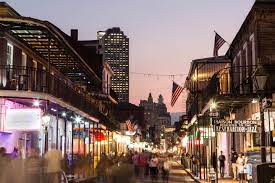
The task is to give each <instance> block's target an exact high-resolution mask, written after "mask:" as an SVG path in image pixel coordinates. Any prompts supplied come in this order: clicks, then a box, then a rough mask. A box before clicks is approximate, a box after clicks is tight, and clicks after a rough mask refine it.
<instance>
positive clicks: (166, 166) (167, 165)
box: [162, 157, 171, 183]
mask: <svg viewBox="0 0 275 183" xmlns="http://www.w3.org/2000/svg"><path fill="white" fill-rule="evenodd" d="M170 169H171V160H170V158H169V157H167V158H165V160H164V162H163V166H162V180H163V182H165V181H166V182H167V183H168V182H169V173H170Z"/></svg>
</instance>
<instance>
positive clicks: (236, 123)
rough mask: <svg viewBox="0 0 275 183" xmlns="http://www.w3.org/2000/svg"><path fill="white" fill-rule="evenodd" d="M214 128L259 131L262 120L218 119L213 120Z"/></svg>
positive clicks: (231, 130)
mask: <svg viewBox="0 0 275 183" xmlns="http://www.w3.org/2000/svg"><path fill="white" fill-rule="evenodd" d="M213 128H214V131H216V132H240V133H259V132H260V128H261V121H260V120H225V119H216V120H214V121H213Z"/></svg>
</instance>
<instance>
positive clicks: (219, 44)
mask: <svg viewBox="0 0 275 183" xmlns="http://www.w3.org/2000/svg"><path fill="white" fill-rule="evenodd" d="M225 42H226V41H225V40H224V39H223V38H222V37H221V36H220V35H219V34H218V33H216V32H215V42H214V51H213V56H214V57H217V56H218V51H219V49H220V48H221V47H222V45H223V44H224V43H225Z"/></svg>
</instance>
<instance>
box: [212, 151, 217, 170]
mask: <svg viewBox="0 0 275 183" xmlns="http://www.w3.org/2000/svg"><path fill="white" fill-rule="evenodd" d="M211 163H212V166H213V168H214V170H215V171H216V168H217V156H216V153H215V152H213V153H212V159H211Z"/></svg>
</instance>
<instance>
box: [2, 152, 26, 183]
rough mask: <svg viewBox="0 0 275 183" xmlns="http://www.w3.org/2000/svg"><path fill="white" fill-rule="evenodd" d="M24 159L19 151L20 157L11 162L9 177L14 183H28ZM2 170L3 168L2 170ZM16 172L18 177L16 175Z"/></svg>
mask: <svg viewBox="0 0 275 183" xmlns="http://www.w3.org/2000/svg"><path fill="white" fill-rule="evenodd" d="M24 163H25V161H24V159H23V158H22V156H21V154H20V151H18V156H17V157H16V158H14V159H13V160H12V161H11V166H10V169H9V170H8V176H9V177H10V178H11V179H12V180H11V182H12V183H24V182H26V180H25V179H26V176H25V173H26V172H25V169H24ZM0 169H1V168H0ZM14 172H16V176H13V175H14ZM0 182H1V181H0Z"/></svg>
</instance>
